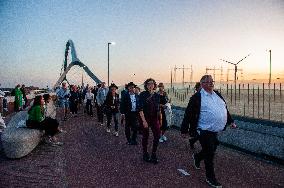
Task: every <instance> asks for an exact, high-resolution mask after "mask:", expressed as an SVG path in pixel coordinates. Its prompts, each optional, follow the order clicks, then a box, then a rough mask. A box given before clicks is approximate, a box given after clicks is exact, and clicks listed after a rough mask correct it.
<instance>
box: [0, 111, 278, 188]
mask: <svg viewBox="0 0 284 188" xmlns="http://www.w3.org/2000/svg"><path fill="white" fill-rule="evenodd" d="M60 124H61V126H62V128H64V129H65V130H66V131H67V133H65V134H61V135H60V136H59V139H60V140H61V141H63V142H64V145H63V146H61V147H60V146H57V147H52V146H47V145H44V144H41V145H39V146H38V147H37V148H36V149H35V150H34V151H32V153H31V154H29V155H28V156H26V157H24V158H21V159H17V160H10V159H7V158H6V157H5V156H4V153H3V151H0V179H1V181H0V187H5V188H6V187H131V188H132V187H155V188H156V187H169V188H171V187H208V186H207V184H206V182H205V171H204V164H203V163H202V165H201V168H202V169H201V170H196V169H194V167H193V166H192V159H191V155H192V152H193V151H192V150H190V149H189V145H188V143H187V139H186V140H185V139H182V138H181V137H180V133H179V131H177V130H170V131H169V132H168V134H167V135H168V138H169V141H168V142H166V143H162V144H160V145H159V148H158V153H157V154H158V158H159V160H160V163H159V164H157V165H153V164H149V163H144V162H143V161H142V158H141V156H142V153H141V151H142V147H141V136H140V137H139V145H138V146H129V145H126V141H125V137H124V133H123V128H122V127H120V130H119V131H120V135H119V137H115V136H113V135H112V134H110V133H106V131H105V127H103V126H101V125H99V124H98V123H97V120H96V117H92V118H91V117H89V116H86V115H83V114H80V115H79V116H78V117H76V118H69V119H68V120H67V121H66V122H63V121H61V122H60ZM151 138H152V137H151ZM199 149H200V147H199V145H198V146H197V149H196V150H199ZM215 161H216V165H215V169H216V176H217V179H218V180H219V181H220V182H221V183H222V184H223V187H284V178H283V177H284V166H281V165H277V164H273V163H270V162H267V161H264V160H260V159H257V158H255V157H253V156H251V155H247V154H244V153H241V152H238V151H235V150H232V149H229V148H226V147H223V146H220V147H219V148H218V149H217V154H216V160H215ZM177 169H184V170H185V171H187V172H188V173H189V174H190V175H189V176H184V175H183V174H182V173H180V172H179V171H178V170H177Z"/></svg>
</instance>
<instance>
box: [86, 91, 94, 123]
mask: <svg viewBox="0 0 284 188" xmlns="http://www.w3.org/2000/svg"><path fill="white" fill-rule="evenodd" d="M85 99H86V101H87V102H86V110H87V114H88V115H90V116H91V117H93V102H94V94H93V93H92V88H88V90H87V93H86V95H85Z"/></svg>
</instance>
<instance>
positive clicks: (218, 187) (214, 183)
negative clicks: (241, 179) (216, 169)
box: [206, 178, 222, 188]
mask: <svg viewBox="0 0 284 188" xmlns="http://www.w3.org/2000/svg"><path fill="white" fill-rule="evenodd" d="M206 182H207V183H208V184H209V185H210V186H211V187H216V188H222V185H221V184H220V183H219V182H217V180H216V179H215V178H214V179H212V178H206Z"/></svg>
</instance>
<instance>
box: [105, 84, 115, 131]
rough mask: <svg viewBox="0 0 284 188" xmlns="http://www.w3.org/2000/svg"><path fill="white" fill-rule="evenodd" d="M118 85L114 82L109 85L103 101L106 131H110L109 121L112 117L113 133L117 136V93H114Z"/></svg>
mask: <svg viewBox="0 0 284 188" xmlns="http://www.w3.org/2000/svg"><path fill="white" fill-rule="evenodd" d="M117 89H118V87H117V86H116V85H115V84H111V85H110V86H109V92H108V94H107V96H106V100H105V102H104V108H105V113H106V116H107V130H106V131H107V132H108V133H110V123H111V120H112V117H113V120H114V129H115V132H114V135H115V136H118V117H117V116H118V107H119V95H118V94H117V93H116V90H117Z"/></svg>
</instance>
